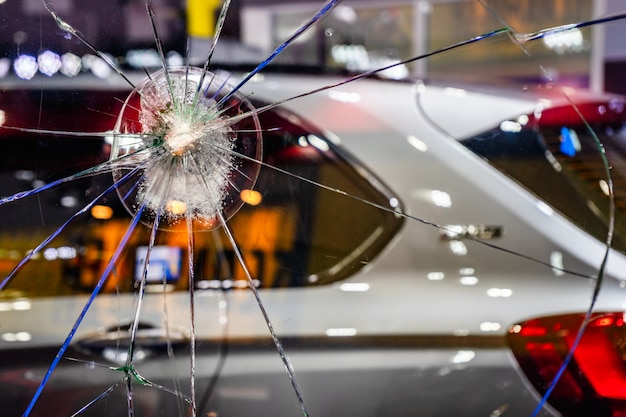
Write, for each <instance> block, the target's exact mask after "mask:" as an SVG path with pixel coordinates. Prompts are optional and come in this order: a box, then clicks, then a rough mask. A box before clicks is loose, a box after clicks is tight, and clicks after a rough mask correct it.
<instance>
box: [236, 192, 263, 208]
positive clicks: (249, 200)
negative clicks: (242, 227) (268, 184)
mask: <svg viewBox="0 0 626 417" xmlns="http://www.w3.org/2000/svg"><path fill="white" fill-rule="evenodd" d="M239 196H240V197H241V200H243V202H244V203H246V204H250V205H251V206H258V205H259V204H261V201H262V200H263V196H262V195H261V193H260V192H258V191H255V190H241V193H240V194H239Z"/></svg>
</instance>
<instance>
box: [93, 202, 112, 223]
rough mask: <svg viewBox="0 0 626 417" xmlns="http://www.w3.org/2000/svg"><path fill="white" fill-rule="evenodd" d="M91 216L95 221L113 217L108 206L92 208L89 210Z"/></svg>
mask: <svg viewBox="0 0 626 417" xmlns="http://www.w3.org/2000/svg"><path fill="white" fill-rule="evenodd" d="M91 215H92V216H93V217H94V218H95V219H99V220H108V219H110V218H111V217H113V209H112V208H111V207H109V206H100V205H97V206H93V207H92V208H91Z"/></svg>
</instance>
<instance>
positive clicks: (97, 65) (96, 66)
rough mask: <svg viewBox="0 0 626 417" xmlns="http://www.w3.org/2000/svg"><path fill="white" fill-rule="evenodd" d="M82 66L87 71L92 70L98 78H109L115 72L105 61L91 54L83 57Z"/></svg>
mask: <svg viewBox="0 0 626 417" xmlns="http://www.w3.org/2000/svg"><path fill="white" fill-rule="evenodd" d="M82 64H83V67H84V68H85V69H88V70H91V72H92V73H93V74H94V75H95V76H96V77H98V78H107V77H108V76H109V75H111V72H112V71H113V70H112V69H111V67H110V66H109V64H107V63H106V62H105V61H104V59H102V58H100V57H97V56H95V55H91V54H86V55H84V56H83V58H82Z"/></svg>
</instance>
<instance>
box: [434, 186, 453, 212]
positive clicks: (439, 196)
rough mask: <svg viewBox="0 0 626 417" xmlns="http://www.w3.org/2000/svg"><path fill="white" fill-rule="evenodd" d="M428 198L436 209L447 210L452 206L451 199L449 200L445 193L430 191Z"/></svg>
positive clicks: (448, 195)
mask: <svg viewBox="0 0 626 417" xmlns="http://www.w3.org/2000/svg"><path fill="white" fill-rule="evenodd" d="M430 198H431V200H432V202H433V204H434V205H436V206H437V207H444V208H448V207H451V206H452V198H450V194H448V193H446V192H445V191H441V190H432V191H431V192H430Z"/></svg>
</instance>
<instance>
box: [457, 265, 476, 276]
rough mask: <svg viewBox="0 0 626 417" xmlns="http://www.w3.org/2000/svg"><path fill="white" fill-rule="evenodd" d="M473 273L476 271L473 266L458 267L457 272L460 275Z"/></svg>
mask: <svg viewBox="0 0 626 417" xmlns="http://www.w3.org/2000/svg"><path fill="white" fill-rule="evenodd" d="M474 273H476V270H475V269H474V268H470V267H465V268H461V269H459V274H461V275H474Z"/></svg>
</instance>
